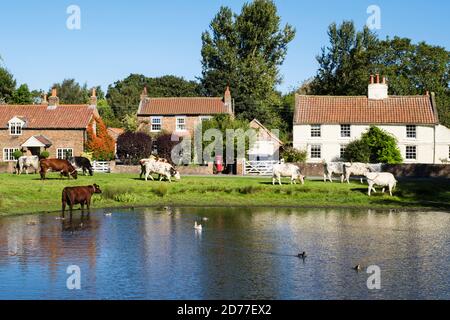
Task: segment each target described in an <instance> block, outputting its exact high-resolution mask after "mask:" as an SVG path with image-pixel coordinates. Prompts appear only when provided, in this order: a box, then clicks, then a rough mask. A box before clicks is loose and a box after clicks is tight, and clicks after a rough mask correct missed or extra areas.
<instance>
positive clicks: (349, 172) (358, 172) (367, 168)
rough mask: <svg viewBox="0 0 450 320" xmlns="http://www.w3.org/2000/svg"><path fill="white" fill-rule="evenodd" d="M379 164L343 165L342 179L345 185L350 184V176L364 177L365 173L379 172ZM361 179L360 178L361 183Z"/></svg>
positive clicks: (354, 163) (358, 163) (357, 163)
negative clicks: (343, 178)
mask: <svg viewBox="0 0 450 320" xmlns="http://www.w3.org/2000/svg"><path fill="white" fill-rule="evenodd" d="M381 166H382V164H381V163H378V164H370V163H361V162H353V163H345V164H344V177H345V181H347V183H350V176H364V174H365V173H366V172H381ZM362 180H363V179H362V178H361V183H363V181H362Z"/></svg>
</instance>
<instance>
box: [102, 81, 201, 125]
mask: <svg viewBox="0 0 450 320" xmlns="http://www.w3.org/2000/svg"><path fill="white" fill-rule="evenodd" d="M144 86H147V91H148V95H149V96H150V97H193V96H198V95H200V87H199V84H198V83H197V82H195V81H187V80H185V79H183V78H180V77H175V76H170V75H169V76H163V77H159V78H148V77H145V76H144V75H140V74H130V75H129V76H128V77H127V78H125V79H123V80H120V81H117V82H115V83H114V84H113V85H110V86H109V87H108V93H107V95H106V98H107V100H108V104H109V105H110V106H111V108H112V109H113V111H114V114H115V115H116V117H117V118H119V119H122V118H123V117H124V116H125V115H132V114H134V113H136V111H137V108H138V106H139V100H140V95H141V93H142V90H143V88H144Z"/></svg>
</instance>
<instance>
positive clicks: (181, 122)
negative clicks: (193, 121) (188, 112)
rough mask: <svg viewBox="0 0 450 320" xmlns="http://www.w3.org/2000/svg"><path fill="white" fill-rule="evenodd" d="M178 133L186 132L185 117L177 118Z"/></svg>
mask: <svg viewBox="0 0 450 320" xmlns="http://www.w3.org/2000/svg"><path fill="white" fill-rule="evenodd" d="M177 131H186V118H185V117H177Z"/></svg>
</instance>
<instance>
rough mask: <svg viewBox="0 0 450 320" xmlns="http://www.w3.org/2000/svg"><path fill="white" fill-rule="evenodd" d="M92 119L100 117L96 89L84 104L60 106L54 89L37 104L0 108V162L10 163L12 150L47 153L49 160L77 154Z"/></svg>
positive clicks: (81, 150)
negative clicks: (88, 101)
mask: <svg viewBox="0 0 450 320" xmlns="http://www.w3.org/2000/svg"><path fill="white" fill-rule="evenodd" d="M93 117H99V114H98V112H97V98H96V95H95V90H93V94H92V97H91V99H90V103H89V104H84V105H63V104H59V98H58V97H57V95H56V90H55V89H53V90H52V95H51V97H49V99H48V101H47V99H46V97H44V101H43V103H42V104H40V105H0V162H10V161H13V160H14V157H13V153H14V151H15V150H22V151H24V152H26V153H27V154H28V155H39V154H40V153H41V152H42V151H44V150H47V151H48V152H49V153H50V157H51V158H64V156H65V155H66V154H68V155H73V156H77V155H80V154H81V153H82V152H83V151H84V145H85V142H86V139H87V132H86V131H87V127H88V125H89V123H90V122H91V120H92V119H93ZM94 123H95V122H94Z"/></svg>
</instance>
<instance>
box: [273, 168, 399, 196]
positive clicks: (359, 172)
mask: <svg viewBox="0 0 450 320" xmlns="http://www.w3.org/2000/svg"><path fill="white" fill-rule="evenodd" d="M323 168H324V170H323V181H324V182H327V181H330V182H333V175H339V176H340V179H341V183H344V181H346V182H347V183H350V176H359V177H361V183H363V178H362V177H364V178H365V179H366V180H367V183H368V185H369V188H368V195H369V197H370V195H371V193H372V191H373V192H376V190H375V186H379V187H382V188H383V189H382V193H384V192H385V190H386V188H388V189H389V194H390V195H391V196H392V191H393V190H394V189H395V187H396V185H397V180H396V179H395V177H394V175H393V174H392V173H389V172H381V171H382V164H369V163H350V162H347V163H346V162H325V163H324V164H323ZM281 177H289V178H290V181H291V184H295V183H296V181H297V180H299V181H301V183H302V184H304V179H305V176H304V175H303V174H302V173H301V170H300V168H299V167H298V166H296V165H294V164H289V163H284V161H283V160H282V161H281V162H280V163H279V164H276V165H274V166H273V172H272V184H274V185H275V182H276V181H278V183H279V184H280V185H281Z"/></svg>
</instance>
